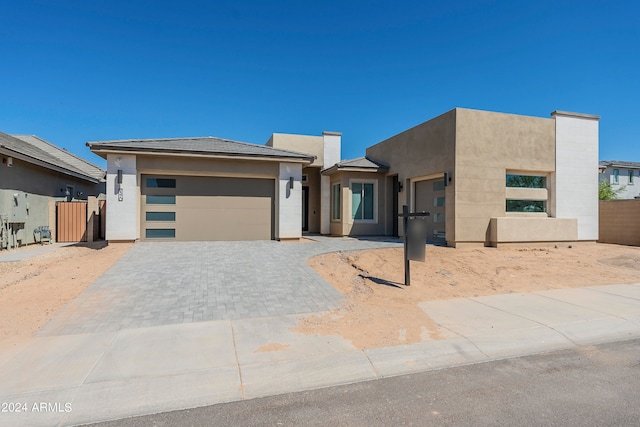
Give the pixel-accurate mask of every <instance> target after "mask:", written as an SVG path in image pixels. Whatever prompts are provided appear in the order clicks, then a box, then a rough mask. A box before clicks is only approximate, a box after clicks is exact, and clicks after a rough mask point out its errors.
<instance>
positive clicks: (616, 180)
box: [613, 169, 620, 184]
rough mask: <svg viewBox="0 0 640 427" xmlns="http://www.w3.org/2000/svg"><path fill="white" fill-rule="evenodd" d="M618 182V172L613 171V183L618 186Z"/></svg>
mask: <svg viewBox="0 0 640 427" xmlns="http://www.w3.org/2000/svg"><path fill="white" fill-rule="evenodd" d="M619 182H620V171H619V170H618V169H614V170H613V183H614V184H618V183H619Z"/></svg>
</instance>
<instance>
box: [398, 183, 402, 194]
mask: <svg viewBox="0 0 640 427" xmlns="http://www.w3.org/2000/svg"><path fill="white" fill-rule="evenodd" d="M398 193H402V183H401V182H400V181H398Z"/></svg>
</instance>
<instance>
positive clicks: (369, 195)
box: [351, 182, 376, 221]
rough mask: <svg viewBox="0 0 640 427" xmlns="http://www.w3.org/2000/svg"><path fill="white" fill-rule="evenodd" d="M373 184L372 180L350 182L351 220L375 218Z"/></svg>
mask: <svg viewBox="0 0 640 427" xmlns="http://www.w3.org/2000/svg"><path fill="white" fill-rule="evenodd" d="M375 206H376V200H375V184H374V183H373V182H352V183H351V218H353V220H355V221H358V220H369V221H374V220H375Z"/></svg>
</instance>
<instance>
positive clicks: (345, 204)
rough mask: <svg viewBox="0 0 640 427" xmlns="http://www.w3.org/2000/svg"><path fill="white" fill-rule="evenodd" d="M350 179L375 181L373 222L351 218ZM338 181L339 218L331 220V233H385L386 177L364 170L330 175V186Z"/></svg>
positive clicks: (342, 234)
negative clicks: (375, 198)
mask: <svg viewBox="0 0 640 427" xmlns="http://www.w3.org/2000/svg"><path fill="white" fill-rule="evenodd" d="M352 180H374V181H376V183H377V193H376V197H377V204H378V210H377V221H376V222H375V223H369V222H358V221H354V220H353V219H352V218H351V187H350V182H351V181H352ZM336 183H340V185H341V188H340V191H341V206H340V220H339V221H333V220H332V221H331V224H330V229H331V235H334V236H377V235H383V234H385V223H386V219H387V216H386V215H387V214H390V210H389V212H388V213H387V211H386V209H385V205H386V204H385V195H386V193H387V189H386V179H385V176H384V175H383V174H379V173H366V172H338V173H335V174H333V175H331V186H333V184H336Z"/></svg>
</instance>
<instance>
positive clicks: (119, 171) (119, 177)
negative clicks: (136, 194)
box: [118, 169, 122, 184]
mask: <svg viewBox="0 0 640 427" xmlns="http://www.w3.org/2000/svg"><path fill="white" fill-rule="evenodd" d="M118 184H122V169H118Z"/></svg>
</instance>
